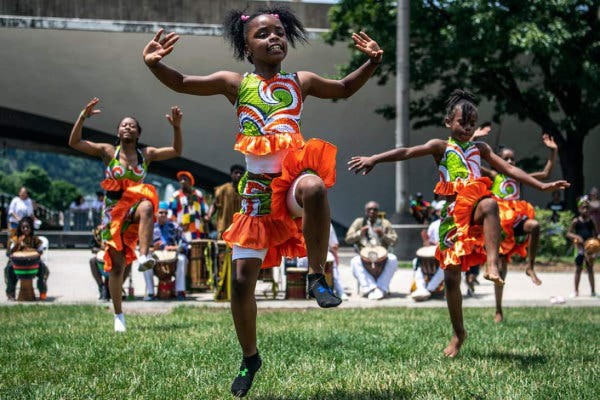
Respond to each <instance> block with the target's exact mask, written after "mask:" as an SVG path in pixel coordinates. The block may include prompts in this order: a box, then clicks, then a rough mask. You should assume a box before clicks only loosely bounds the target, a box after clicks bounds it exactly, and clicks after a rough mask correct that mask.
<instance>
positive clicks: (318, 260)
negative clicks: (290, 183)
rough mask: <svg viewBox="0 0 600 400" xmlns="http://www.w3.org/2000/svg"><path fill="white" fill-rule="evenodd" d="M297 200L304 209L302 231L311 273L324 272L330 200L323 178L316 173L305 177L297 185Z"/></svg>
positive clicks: (329, 221)
mask: <svg viewBox="0 0 600 400" xmlns="http://www.w3.org/2000/svg"><path fill="white" fill-rule="evenodd" d="M295 196H296V201H297V202H298V204H299V205H300V206H301V207H302V209H303V210H304V215H303V216H302V217H303V218H302V232H303V233H304V240H305V241H306V252H307V256H308V269H309V273H311V274H312V273H319V274H322V273H323V267H324V266H325V261H326V260H327V246H328V244H329V224H330V223H331V216H330V214H329V201H328V199H327V188H326V187H325V185H324V184H323V180H321V178H319V177H318V176H316V175H313V176H309V177H306V178H303V179H302V180H301V181H300V182H298V186H297V187H296V193H295Z"/></svg>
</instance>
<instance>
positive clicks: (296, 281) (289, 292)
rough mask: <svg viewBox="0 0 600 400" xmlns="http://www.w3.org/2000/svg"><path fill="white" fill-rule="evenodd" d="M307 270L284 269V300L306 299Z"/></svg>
mask: <svg viewBox="0 0 600 400" xmlns="http://www.w3.org/2000/svg"><path fill="white" fill-rule="evenodd" d="M307 274H308V270H306V269H304V268H287V269H286V275H287V279H286V285H285V298H286V299H304V300H305V299H306V275H307Z"/></svg>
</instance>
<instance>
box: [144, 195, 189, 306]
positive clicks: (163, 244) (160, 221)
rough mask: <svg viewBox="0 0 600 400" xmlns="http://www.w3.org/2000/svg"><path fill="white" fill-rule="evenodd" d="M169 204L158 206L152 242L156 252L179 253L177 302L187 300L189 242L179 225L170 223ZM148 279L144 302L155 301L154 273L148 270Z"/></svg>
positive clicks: (176, 272) (176, 287)
mask: <svg viewBox="0 0 600 400" xmlns="http://www.w3.org/2000/svg"><path fill="white" fill-rule="evenodd" d="M168 210H169V204H168V203H166V202H164V201H161V202H160V204H159V205H158V212H157V213H156V223H155V224H154V234H153V237H152V241H153V242H154V245H153V246H154V250H155V251H156V250H168V251H175V252H177V269H176V270H175V290H176V292H177V300H180V301H181V300H185V272H186V269H187V263H188V260H187V257H186V254H187V250H188V242H187V241H186V239H185V237H184V235H183V232H182V230H181V228H180V227H179V225H177V224H176V223H175V222H173V221H169V219H168V217H167V213H168ZM144 278H145V279H146V291H147V296H146V297H144V300H146V301H148V300H154V271H153V270H147V271H145V272H144Z"/></svg>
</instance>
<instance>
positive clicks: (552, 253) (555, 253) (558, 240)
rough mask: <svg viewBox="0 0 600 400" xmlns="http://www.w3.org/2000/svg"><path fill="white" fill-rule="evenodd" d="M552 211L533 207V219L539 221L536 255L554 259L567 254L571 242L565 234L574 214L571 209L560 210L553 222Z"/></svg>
mask: <svg viewBox="0 0 600 400" xmlns="http://www.w3.org/2000/svg"><path fill="white" fill-rule="evenodd" d="M552 213H553V212H552V210H547V209H542V208H538V207H536V208H535V219H536V220H537V221H538V222H539V223H540V244H539V247H538V256H543V257H547V258H548V259H549V260H556V259H558V258H560V257H565V256H568V255H569V251H570V249H571V242H570V241H569V240H568V239H567V236H566V234H567V231H568V230H569V227H570V226H571V222H572V221H573V218H574V217H575V215H574V214H573V213H572V212H571V211H560V212H558V216H559V219H558V221H556V222H553V221H552Z"/></svg>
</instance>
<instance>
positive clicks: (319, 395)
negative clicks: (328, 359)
mask: <svg viewBox="0 0 600 400" xmlns="http://www.w3.org/2000/svg"><path fill="white" fill-rule="evenodd" d="M412 397H414V394H413V393H411V392H410V391H409V390H407V389H391V390H376V389H373V390H363V391H361V390H356V391H355V390H352V391H348V390H337V389H336V390H331V391H327V392H326V391H320V392H316V393H312V394H309V393H303V394H302V395H301V396H294V395H292V396H278V395H258V396H252V398H253V399H256V400H300V399H306V398H310V399H311V400H390V399H397V400H401V399H409V398H412Z"/></svg>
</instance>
